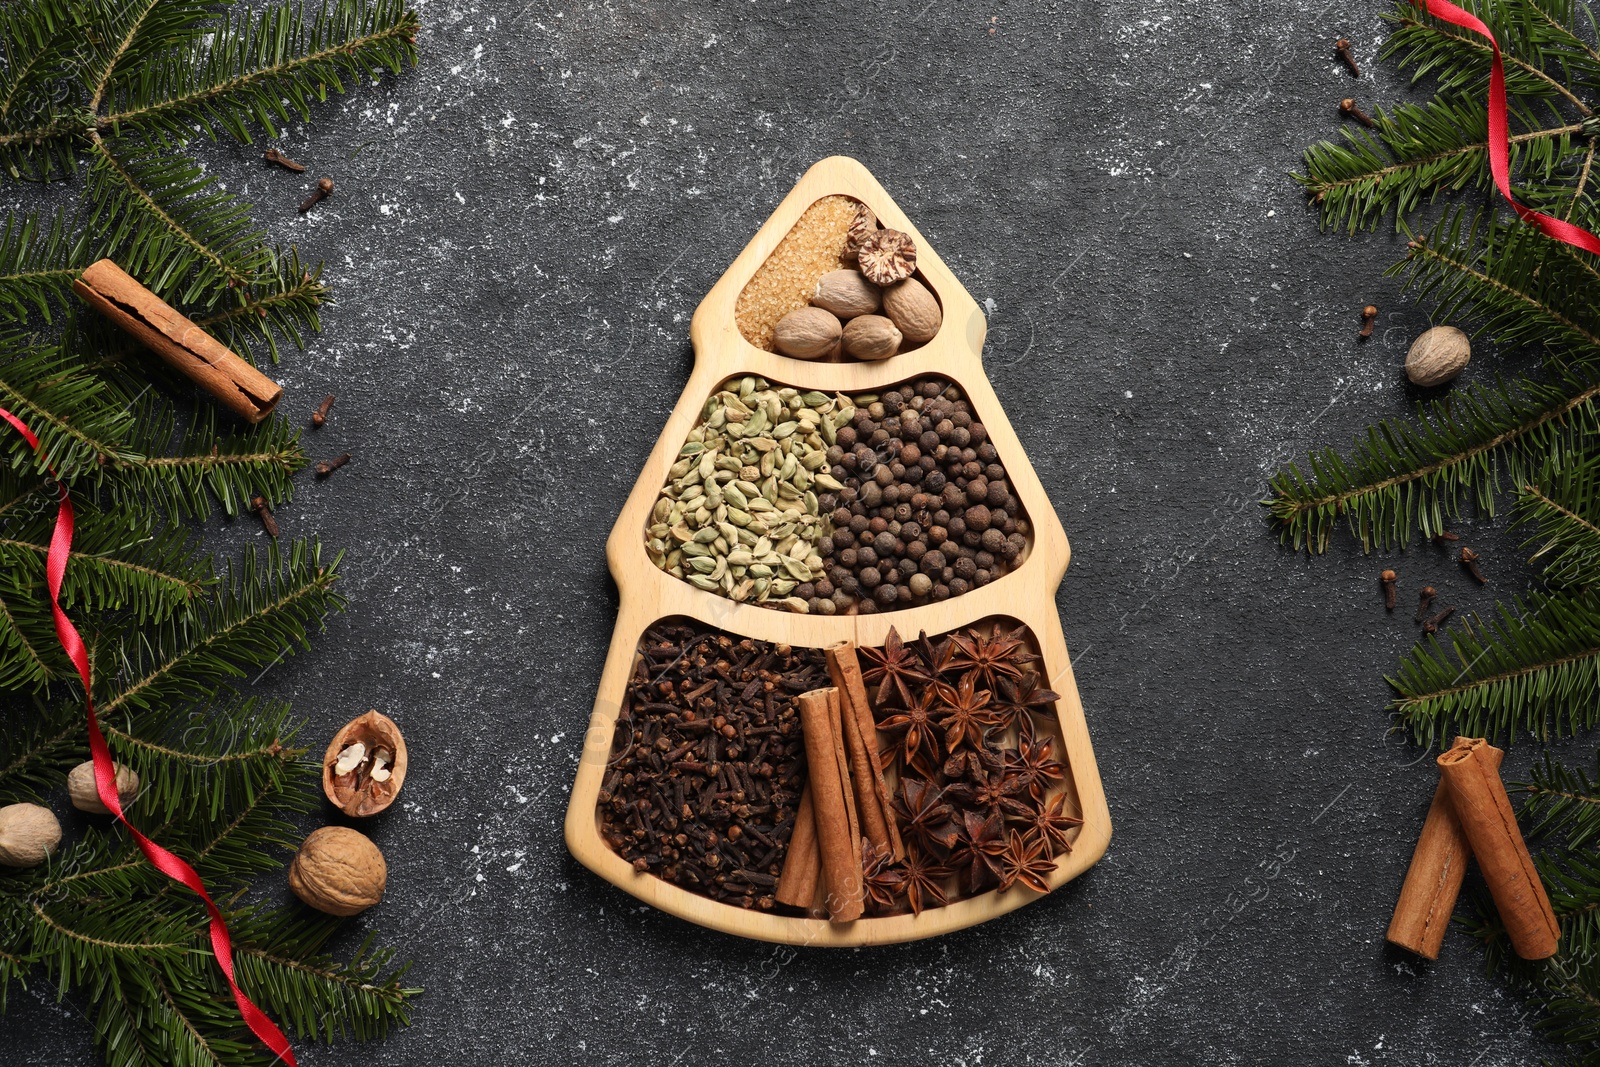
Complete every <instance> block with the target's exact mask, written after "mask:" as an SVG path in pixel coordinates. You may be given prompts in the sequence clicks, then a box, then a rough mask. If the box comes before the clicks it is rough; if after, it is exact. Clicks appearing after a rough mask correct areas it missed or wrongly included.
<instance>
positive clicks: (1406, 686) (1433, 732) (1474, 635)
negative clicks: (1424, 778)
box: [1388, 594, 1600, 745]
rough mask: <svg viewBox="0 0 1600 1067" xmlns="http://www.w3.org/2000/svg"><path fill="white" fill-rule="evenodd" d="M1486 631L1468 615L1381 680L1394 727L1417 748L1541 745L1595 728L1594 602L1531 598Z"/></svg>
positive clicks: (1599, 602)
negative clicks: (1524, 738) (1480, 740)
mask: <svg viewBox="0 0 1600 1067" xmlns="http://www.w3.org/2000/svg"><path fill="white" fill-rule="evenodd" d="M1497 612H1498V616H1497V618H1495V619H1494V620H1493V621H1491V622H1488V623H1485V622H1483V621H1482V620H1480V619H1478V618H1477V617H1476V616H1472V617H1470V618H1469V619H1468V621H1467V622H1466V623H1465V624H1463V625H1462V626H1459V627H1452V628H1451V630H1450V632H1449V640H1450V648H1449V651H1448V652H1447V651H1446V649H1445V646H1444V645H1443V644H1442V643H1441V642H1440V640H1439V638H1438V637H1437V636H1436V635H1431V636H1430V637H1429V638H1428V639H1427V641H1426V642H1424V643H1422V644H1418V645H1417V646H1416V647H1415V648H1413V649H1412V650H1411V651H1410V652H1409V653H1407V655H1406V656H1405V657H1404V658H1403V659H1402V660H1401V661H1400V670H1399V672H1398V674H1396V675H1393V676H1390V677H1389V679H1388V681H1389V684H1390V685H1391V686H1393V687H1394V689H1395V691H1396V692H1397V693H1399V696H1398V697H1397V698H1396V699H1395V700H1394V701H1393V702H1391V703H1390V705H1389V709H1390V711H1392V712H1393V713H1394V716H1395V728H1396V729H1399V730H1404V731H1407V732H1409V733H1410V735H1411V737H1412V738H1413V739H1414V740H1415V741H1416V742H1417V743H1418V744H1421V745H1432V744H1434V743H1435V742H1437V741H1441V740H1442V739H1444V738H1446V737H1448V736H1451V735H1455V734H1462V735H1466V736H1468V737H1487V738H1490V739H1491V740H1495V741H1505V742H1510V741H1514V740H1515V739H1516V736H1517V734H1518V732H1523V733H1528V734H1531V735H1532V736H1534V737H1536V738H1538V739H1539V740H1541V741H1548V740H1550V739H1551V738H1554V737H1565V736H1573V735H1575V734H1577V733H1579V732H1581V731H1584V730H1589V729H1592V728H1594V726H1595V725H1597V724H1600V594H1583V595H1579V596H1568V595H1565V594H1533V595H1530V596H1529V597H1528V599H1527V600H1526V601H1521V600H1516V601H1513V602H1512V604H1511V605H1510V606H1509V607H1508V606H1507V605H1504V604H1502V605H1499V606H1498V609H1497Z"/></svg>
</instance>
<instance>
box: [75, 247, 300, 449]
mask: <svg viewBox="0 0 1600 1067" xmlns="http://www.w3.org/2000/svg"><path fill="white" fill-rule="evenodd" d="M72 288H73V290H74V291H75V292H76V293H77V294H78V295H79V296H80V297H82V298H83V299H84V301H85V302H87V303H88V304H89V305H90V306H91V307H94V308H95V309H96V310H98V311H99V312H100V313H101V314H103V315H105V316H106V317H107V318H108V319H110V320H111V321H112V322H115V323H116V324H117V325H118V326H120V327H122V328H123V329H124V330H126V331H128V332H129V333H130V334H132V335H133V336H134V337H135V338H137V339H138V340H139V341H140V342H141V343H142V344H144V346H145V347H146V348H149V349H151V350H153V351H154V352H155V353H156V354H157V355H158V356H160V357H161V358H162V359H164V360H166V361H167V362H168V363H170V364H171V365H172V366H173V367H175V368H176V369H177V370H179V371H181V372H182V373H183V374H185V375H187V376H188V377H190V378H192V379H193V380H194V381H195V382H197V383H198V384H199V385H201V386H202V387H203V388H204V389H205V390H206V391H207V392H209V393H210V394H211V395H212V396H214V397H216V398H217V400H219V401H220V402H221V403H222V405H223V407H226V408H227V409H228V410H229V411H231V412H233V413H234V414H235V415H237V416H239V417H240V418H241V419H243V420H244V421H246V422H250V423H256V422H260V421H261V420H262V419H264V418H266V417H267V416H268V415H270V414H272V409H273V408H275V407H277V406H278V399H279V397H281V396H282V395H283V388H282V387H281V386H279V385H278V383H277V382H275V381H273V380H272V379H271V378H268V377H267V376H266V375H265V374H262V373H261V372H260V371H258V370H256V369H255V368H254V367H252V366H251V365H250V364H249V363H247V362H246V361H244V360H243V359H240V358H239V357H238V356H237V355H235V354H234V353H233V352H232V351H231V350H229V348H228V347H227V346H226V345H224V344H223V343H222V342H220V341H218V340H217V339H216V338H215V337H212V336H211V335H210V334H208V333H206V332H205V331H204V330H202V329H201V328H200V327H199V326H196V325H195V324H194V323H193V322H191V321H189V320H188V319H187V318H185V317H184V316H183V315H181V314H179V313H178V312H177V311H176V310H175V309H174V308H173V307H172V306H171V305H169V304H167V303H166V301H164V300H162V299H161V298H160V297H158V296H156V294H154V293H152V292H151V291H150V290H148V289H146V288H145V287H144V286H142V285H140V284H139V283H138V281H136V280H135V279H134V278H133V276H132V275H130V274H128V273H127V272H126V271H124V270H123V269H122V268H121V267H119V266H117V265H116V264H115V263H113V262H112V261H111V260H109V259H102V260H100V261H99V262H97V263H92V264H90V265H89V266H88V268H86V269H85V270H84V272H83V274H82V275H81V276H80V277H79V278H77V279H76V280H74V281H73V283H72Z"/></svg>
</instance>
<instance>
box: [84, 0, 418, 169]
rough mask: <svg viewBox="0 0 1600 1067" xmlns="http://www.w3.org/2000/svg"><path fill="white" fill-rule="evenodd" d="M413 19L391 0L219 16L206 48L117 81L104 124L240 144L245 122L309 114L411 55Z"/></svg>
mask: <svg viewBox="0 0 1600 1067" xmlns="http://www.w3.org/2000/svg"><path fill="white" fill-rule="evenodd" d="M416 33H417V17H416V15H415V14H414V13H412V12H409V11H407V10H406V9H405V5H404V3H403V2H401V0H375V2H374V0H337V2H336V3H335V4H334V6H333V7H332V9H331V10H329V9H328V8H326V7H325V8H324V10H323V13H322V15H321V16H320V17H319V18H317V19H316V20H315V21H313V22H311V23H309V24H308V23H307V22H306V19H305V17H304V6H303V4H301V3H292V4H284V5H282V6H277V7H269V8H267V9H266V10H263V11H260V12H254V13H252V12H250V11H241V12H238V13H237V17H235V15H234V14H233V13H224V14H223V15H222V18H221V21H220V22H219V23H218V24H216V25H215V27H214V36H213V38H212V44H211V45H210V46H209V47H206V48H192V49H183V50H174V51H172V52H169V53H168V54H166V55H164V56H162V57H161V59H160V61H158V62H152V63H149V64H146V65H143V66H141V67H139V68H138V69H137V70H133V71H130V72H129V75H128V76H127V77H125V78H122V79H120V80H119V83H118V85H117V91H116V93H115V97H116V99H115V100H114V102H113V106H112V108H111V110H110V111H109V112H108V113H106V114H105V115H104V116H102V117H101V120H100V121H101V123H102V126H103V127H104V128H110V129H112V130H118V131H120V130H122V129H123V128H126V127H133V126H141V125H143V126H149V127H151V128H153V129H156V130H160V131H162V132H165V133H169V134H172V135H173V136H177V137H187V136H188V135H189V133H190V132H191V130H192V128H193V127H195V126H199V127H200V128H201V129H204V130H205V131H206V132H207V133H209V134H210V135H211V136H213V137H215V136H216V134H217V131H218V129H219V128H220V129H222V130H225V131H226V132H227V133H229V134H230V135H232V136H233V137H235V138H237V139H238V140H240V141H242V142H245V143H249V141H250V140H251V138H250V129H249V127H250V125H251V124H252V123H253V124H256V125H259V126H261V127H262V128H263V129H265V130H266V131H267V134H268V135H269V136H271V137H276V136H277V135H278V129H277V126H276V125H275V123H276V122H284V123H287V122H291V121H293V119H294V117H295V116H298V117H299V118H300V119H301V121H304V120H306V119H308V118H310V115H311V107H312V104H313V103H316V102H320V101H323V100H325V99H327V91H328V89H329V88H330V87H331V88H333V89H334V90H335V91H337V92H342V91H343V90H344V85H343V82H342V81H341V75H343V76H344V77H348V78H352V79H360V78H363V77H369V76H371V75H373V74H376V73H378V72H380V71H385V70H387V71H392V72H395V73H398V72H399V71H400V70H401V68H402V67H404V66H406V65H408V64H411V63H414V62H415V61H416V46H415V44H414V43H413V39H414V38H415V36H416Z"/></svg>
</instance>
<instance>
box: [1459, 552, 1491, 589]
mask: <svg viewBox="0 0 1600 1067" xmlns="http://www.w3.org/2000/svg"><path fill="white" fill-rule="evenodd" d="M1461 567H1462V569H1463V570H1465V571H1466V572H1467V573H1468V574H1470V575H1472V580H1473V581H1475V582H1477V583H1478V584H1479V585H1484V584H1486V583H1487V582H1488V581H1489V579H1487V578H1485V577H1484V576H1483V568H1482V567H1480V566H1478V554H1477V553H1476V552H1474V551H1472V549H1470V548H1463V549H1462V550H1461Z"/></svg>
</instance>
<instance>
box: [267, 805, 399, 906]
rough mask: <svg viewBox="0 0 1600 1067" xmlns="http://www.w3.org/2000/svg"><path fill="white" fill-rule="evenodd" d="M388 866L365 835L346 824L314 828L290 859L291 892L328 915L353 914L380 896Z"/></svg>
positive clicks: (380, 853)
mask: <svg viewBox="0 0 1600 1067" xmlns="http://www.w3.org/2000/svg"><path fill="white" fill-rule="evenodd" d="M388 880H389V866H388V864H386V863H384V861H383V853H382V852H380V851H379V850H378V846H377V845H374V844H373V843H372V842H371V841H370V840H368V838H367V837H366V835H364V834H362V833H360V832H359V831H357V830H352V829H350V828H349V827H348V826H324V827H322V828H321V829H320V830H313V831H312V832H311V835H310V836H309V837H307V838H306V839H305V841H304V842H302V843H301V845H300V851H298V852H296V853H295V854H294V859H293V860H291V861H290V863H289V888H290V889H292V890H293V891H294V895H295V896H297V897H299V898H300V899H301V900H303V901H305V902H306V903H307V904H309V905H310V906H311V907H313V908H316V909H317V910H318V911H323V912H327V913H328V914H329V915H355V914H357V913H359V912H363V911H366V910H367V909H368V908H370V907H372V905H374V904H376V903H378V901H380V900H382V899H383V888H384V885H385V884H386V883H387V882H388Z"/></svg>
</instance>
